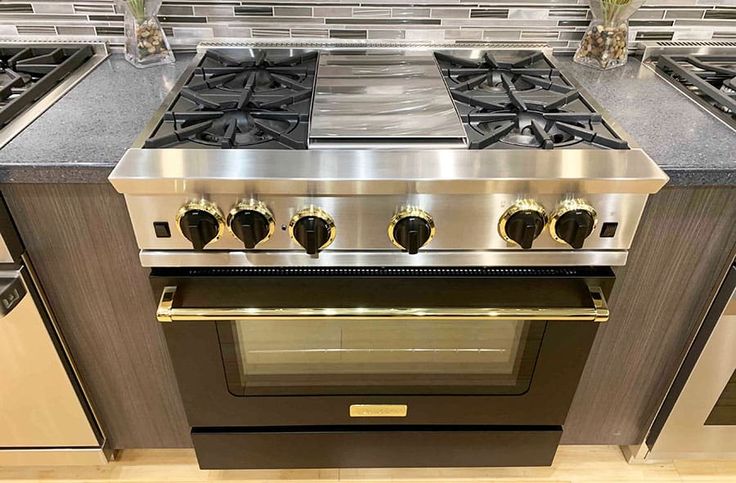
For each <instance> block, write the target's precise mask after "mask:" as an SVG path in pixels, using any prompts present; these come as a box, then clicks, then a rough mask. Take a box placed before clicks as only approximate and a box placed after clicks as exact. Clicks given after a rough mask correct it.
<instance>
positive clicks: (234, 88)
mask: <svg viewBox="0 0 736 483" xmlns="http://www.w3.org/2000/svg"><path fill="white" fill-rule="evenodd" d="M316 58H317V53H316V52H313V53H311V54H306V55H296V56H292V57H288V58H286V59H279V60H269V59H267V57H266V51H258V52H256V54H255V58H254V59H252V60H242V61H240V60H236V59H232V58H230V57H228V56H227V55H225V54H222V53H218V52H216V51H210V52H207V54H206V56H205V63H206V61H207V60H208V59H209V60H211V61H214V62H217V63H218V64H219V65H215V66H202V67H199V68H198V69H197V71H196V72H197V74H199V75H200V76H202V78H203V81H202V82H201V83H197V84H193V85H189V87H190V88H192V89H195V90H199V89H205V88H216V89H221V90H223V91H230V92H240V91H241V90H242V89H246V88H248V89H252V90H253V92H263V91H272V90H277V89H311V88H312V86H311V81H310V80H309V76H310V75H313V74H314V68H313V67H312V66H310V65H302V64H304V63H305V62H309V61H311V60H314V59H316ZM305 83H306V84H305Z"/></svg>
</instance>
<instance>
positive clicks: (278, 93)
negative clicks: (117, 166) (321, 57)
mask: <svg viewBox="0 0 736 483" xmlns="http://www.w3.org/2000/svg"><path fill="white" fill-rule="evenodd" d="M269 55H273V54H269V53H267V51H255V52H251V53H250V55H249V56H247V57H244V58H242V59H236V58H233V57H231V56H229V55H228V54H225V53H222V52H218V51H208V52H207V53H206V55H205V56H204V57H203V59H202V61H201V63H200V64H199V65H198V66H197V67H196V68H195V69H194V71H193V73H192V75H191V77H190V78H189V79H188V82H187V83H186V84H185V85H184V86H183V87H182V88H181V91H180V92H179V95H178V96H177V98H176V100H175V101H174V102H173V103H172V105H171V107H170V108H169V110H168V111H167V112H166V113H165V114H164V116H163V119H162V121H163V122H162V123H161V125H160V126H159V128H158V129H157V130H156V131H155V132H154V134H153V135H152V136H151V137H150V138H149V139H148V140H147V141H146V142H145V147H148V148H161V147H192V148H200V149H201V148H209V149H217V148H221V149H232V148H238V149H244V148H264V149H277V148H286V149H306V148H307V125H308V122H309V106H310V101H311V97H312V88H313V83H314V72H315V61H316V58H317V53H316V52H306V53H304V54H299V55H295V56H290V57H283V56H282V57H277V56H276V57H269Z"/></svg>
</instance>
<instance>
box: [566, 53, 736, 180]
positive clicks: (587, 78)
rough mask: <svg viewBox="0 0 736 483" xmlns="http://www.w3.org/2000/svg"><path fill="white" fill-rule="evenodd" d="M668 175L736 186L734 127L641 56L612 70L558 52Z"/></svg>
mask: <svg viewBox="0 0 736 483" xmlns="http://www.w3.org/2000/svg"><path fill="white" fill-rule="evenodd" d="M558 60H559V61H560V62H559V63H560V68H561V69H563V70H565V71H567V72H568V73H570V74H571V75H572V77H573V78H574V79H575V80H576V81H577V82H578V84H580V85H581V86H582V87H583V88H584V89H586V90H587V91H588V92H589V93H590V94H591V95H592V97H593V98H594V99H595V101H597V102H598V103H599V104H600V105H601V106H602V107H603V108H604V109H605V110H607V111H608V113H609V114H610V115H611V118H612V119H613V120H614V121H615V122H616V123H618V125H619V126H621V127H622V128H623V129H624V130H625V131H626V132H627V133H628V134H629V135H630V136H631V137H632V138H633V140H634V141H635V142H637V143H638V144H639V145H640V146H641V147H642V148H644V150H645V151H646V152H647V154H649V156H651V158H652V159H654V161H655V162H656V163H657V164H659V165H660V166H661V167H662V169H664V171H665V172H666V173H667V174H668V175H669V176H670V185H685V184H686V185H733V186H736V131H734V130H733V129H731V128H730V127H728V126H726V124H724V123H723V122H722V121H720V120H719V119H718V118H716V117H715V116H713V115H712V114H710V113H709V112H708V111H706V110H705V109H703V108H702V107H701V106H699V105H698V104H697V103H696V102H694V101H693V100H692V99H690V98H689V97H687V96H686V95H685V94H683V93H681V92H680V91H679V90H677V89H675V88H674V87H673V86H671V85H670V84H668V83H667V82H666V81H665V80H663V79H662V78H660V77H659V76H658V75H657V74H656V73H655V72H654V70H653V69H652V68H650V67H649V66H647V65H643V64H641V63H640V62H638V61H637V60H633V59H632V60H630V61H629V62H628V63H627V64H626V65H625V66H624V67H622V68H619V69H614V70H612V71H608V72H601V71H597V70H593V69H588V68H585V67H583V66H581V65H578V64H575V63H574V62H572V59H571V58H564V57H563V58H558Z"/></svg>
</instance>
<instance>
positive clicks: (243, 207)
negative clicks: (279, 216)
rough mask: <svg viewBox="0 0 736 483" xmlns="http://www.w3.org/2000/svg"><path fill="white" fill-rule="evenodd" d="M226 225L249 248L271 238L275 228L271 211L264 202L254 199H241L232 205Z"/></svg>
mask: <svg viewBox="0 0 736 483" xmlns="http://www.w3.org/2000/svg"><path fill="white" fill-rule="evenodd" d="M227 225H228V227H229V228H230V231H231V232H232V233H233V235H235V236H236V237H237V238H238V239H239V240H240V241H242V242H243V246H245V248H246V249H249V250H250V249H253V248H255V247H256V245H258V244H259V243H261V242H264V241H266V240H268V239H269V238H271V236H272V235H273V233H274V231H275V229H276V225H275V223H274V221H273V215H272V214H271V211H270V210H269V209H268V208H267V207H266V205H265V204H264V203H261V202H260V201H255V200H250V201H241V202H239V203H237V204H236V205H235V206H233V209H232V210H230V214H229V215H228V217H227Z"/></svg>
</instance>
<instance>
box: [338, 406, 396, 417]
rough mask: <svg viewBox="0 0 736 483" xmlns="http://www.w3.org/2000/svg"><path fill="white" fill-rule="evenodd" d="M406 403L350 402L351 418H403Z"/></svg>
mask: <svg viewBox="0 0 736 483" xmlns="http://www.w3.org/2000/svg"><path fill="white" fill-rule="evenodd" d="M407 411H408V407H407V406H406V404H351V405H350V417H351V418H405V417H406V413H407Z"/></svg>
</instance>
